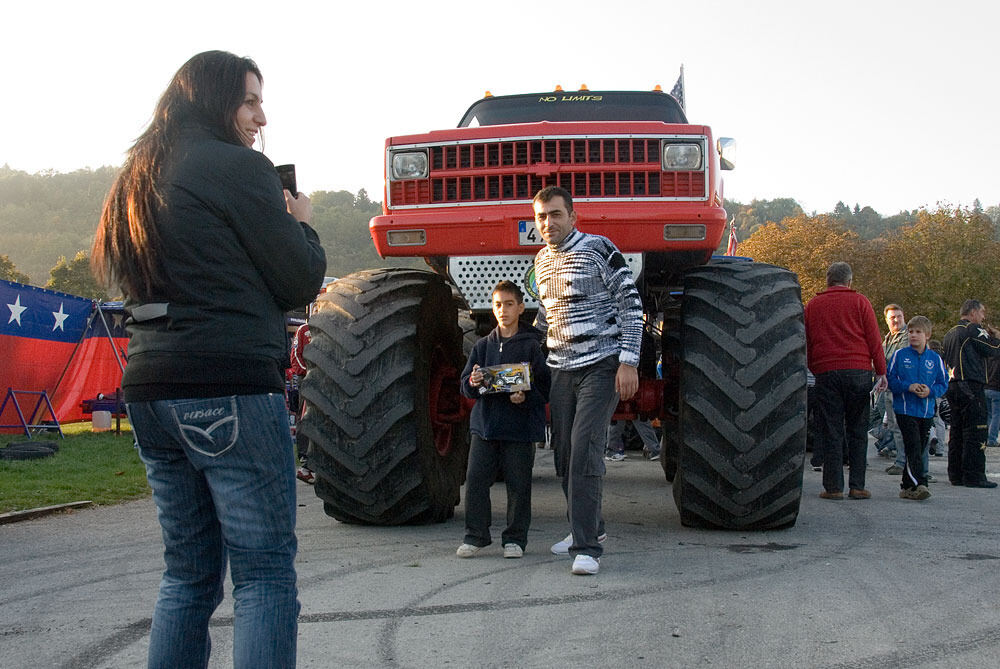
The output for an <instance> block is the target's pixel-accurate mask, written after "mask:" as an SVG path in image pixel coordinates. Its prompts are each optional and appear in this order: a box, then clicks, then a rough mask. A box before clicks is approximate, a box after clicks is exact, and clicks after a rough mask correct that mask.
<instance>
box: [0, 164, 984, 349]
mask: <svg viewBox="0 0 1000 669" xmlns="http://www.w3.org/2000/svg"><path fill="white" fill-rule="evenodd" d="M117 171H118V168H115V167H101V168H98V169H96V170H91V169H83V170H77V171H75V172H70V173H56V172H40V173H36V174H28V173H26V172H22V171H18V170H14V169H12V168H10V167H9V166H6V165H5V166H3V167H0V240H2V241H0V278H5V279H10V280H14V281H19V282H21V283H34V284H35V285H45V286H47V287H49V288H53V289H55V290H62V291H64V292H68V293H72V294H75V295H82V296H84V297H93V298H97V299H107V298H115V297H117V295H106V294H105V292H104V291H103V290H102V289H101V288H100V287H99V286H97V284H96V282H94V280H93V279H92V277H90V272H89V266H88V255H87V254H88V253H89V250H90V245H91V242H92V240H93V235H94V230H95V229H96V227H97V221H98V218H99V216H100V211H101V206H102V204H103V201H104V197H105V195H106V194H107V192H108V190H109V189H110V187H111V182H112V181H113V179H114V177H115V175H116V174H117ZM310 198H311V199H312V204H313V221H312V224H313V227H314V228H315V229H316V231H317V233H318V234H319V237H320V240H321V241H322V242H323V243H324V248H325V249H326V255H327V274H328V275H330V276H344V275H346V274H349V273H351V272H354V271H357V270H360V269H365V268H372V267H384V266H388V265H395V266H398V265H410V266H421V265H422V264H423V261H422V260H420V259H403V258H388V259H386V260H383V259H381V258H379V257H378V255H377V254H376V253H375V248H374V246H373V245H372V242H371V238H370V236H369V233H368V220H369V219H370V218H371V217H372V216H375V215H377V214H379V213H380V212H381V211H382V204H381V203H380V202H377V201H372V200H371V199H369V197H368V194H367V193H366V192H365V191H364V190H363V189H362V190H360V191H358V192H357V193H350V192H348V191H344V190H340V191H316V192H314V193H311V194H310ZM725 207H726V211H727V213H728V215H729V218H730V219H731V220H732V221H733V226H734V228H735V230H736V234H737V237H738V238H739V240H740V241H741V243H740V244H739V247H738V253H739V254H740V255H745V256H749V257H752V258H754V259H755V260H758V261H761V262H769V263H773V264H776V265H781V266H783V267H788V268H789V269H791V270H792V271H794V272H796V273H797V274H798V276H799V281H800V282H801V284H802V297H803V300H808V299H809V298H811V297H812V296H813V295H815V294H816V293H817V292H819V291H820V290H822V289H823V287H824V286H825V274H826V268H827V267H828V266H829V264H830V263H831V262H834V261H836V260H846V261H847V262H850V263H851V265H852V267H853V268H854V276H855V284H854V285H855V287H856V288H858V289H859V290H860V291H861V292H862V293H864V294H865V295H867V296H868V297H869V298H870V299H871V301H872V303H873V304H874V306H875V309H876V311H878V312H880V311H881V308H882V306H883V305H884V304H886V303H889V302H897V303H899V304H901V305H902V306H903V307H904V310H905V312H906V314H907V316H913V315H916V314H918V313H920V314H923V315H925V316H927V317H928V318H930V319H931V320H932V322H933V323H934V324H935V328H936V331H937V332H939V333H940V332H941V330H940V328H942V327H944V326H945V325H947V324H949V323H952V322H953V321H954V320H955V318H956V317H957V311H958V306H959V305H960V304H961V302H962V301H963V300H965V299H966V298H969V297H975V298H977V299H980V300H982V301H983V302H984V303H986V304H987V306H988V307H992V308H993V309H996V310H997V311H998V312H1000V282H997V281H995V279H994V276H993V275H994V273H995V272H996V269H997V268H1000V262H998V260H1000V242H998V241H997V240H998V239H1000V234H998V224H1000V205H996V206H991V207H987V208H986V209H983V208H982V207H981V206H980V204H979V203H978V202H976V203H974V204H973V206H972V207H971V208H968V209H963V208H951V207H948V206H946V205H939V206H938V208H937V209H935V210H925V209H920V210H915V211H901V212H899V213H897V214H894V215H891V216H882V215H881V214H879V213H878V212H877V211H875V210H874V209H873V208H872V207H870V206H860V205H859V204H854V205H853V207H852V206H849V205H847V204H845V203H844V202H838V203H837V205H836V206H835V207H834V209H833V211H831V212H827V213H821V214H818V213H816V212H812V213H809V214H807V213H806V212H804V211H803V209H802V207H801V206H800V205H799V204H798V203H797V202H796V201H795V200H794V199H793V198H776V199H773V200H753V201H751V202H750V203H748V204H746V203H741V202H735V201H726V202H725ZM727 241H728V230H727V233H726V234H724V235H723V238H722V241H721V243H720V246H719V250H718V251H719V253H722V252H724V251H725V248H726V243H727ZM998 320H1000V319H998Z"/></svg>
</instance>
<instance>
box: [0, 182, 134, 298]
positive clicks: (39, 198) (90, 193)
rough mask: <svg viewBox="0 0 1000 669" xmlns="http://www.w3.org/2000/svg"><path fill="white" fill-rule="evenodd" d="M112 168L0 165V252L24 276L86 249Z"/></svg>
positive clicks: (35, 274) (44, 270)
mask: <svg viewBox="0 0 1000 669" xmlns="http://www.w3.org/2000/svg"><path fill="white" fill-rule="evenodd" d="M117 173H118V168H116V167H101V168H98V169H96V170H90V169H85V170H77V171H75V172H70V173H66V174H61V173H56V172H40V173H38V174H28V173H27V172H21V171H18V170H14V169H11V168H10V167H8V166H6V165H4V166H3V167H0V240H2V242H0V243H2V244H3V248H2V249H0V251H2V252H3V253H5V254H7V255H8V256H9V257H10V258H11V259H12V260H13V261H14V262H16V263H17V265H18V267H20V268H21V271H22V272H24V273H25V274H27V275H28V276H32V277H35V278H36V279H38V277H45V276H48V274H49V269H51V268H52V266H53V265H54V264H55V263H56V261H57V260H58V259H59V257H60V256H66V257H67V258H72V257H73V256H74V254H76V252H77V251H78V250H80V249H89V248H90V246H91V243H92V242H93V239H94V231H95V230H96V229H97V221H98V219H99V218H100V215H101V206H102V205H103V203H104V197H105V196H106V195H107V193H108V190H109V189H110V188H111V182H112V181H113V180H114V178H115V175H116V174H117Z"/></svg>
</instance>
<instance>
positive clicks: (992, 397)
mask: <svg viewBox="0 0 1000 669" xmlns="http://www.w3.org/2000/svg"><path fill="white" fill-rule="evenodd" d="M986 409H987V411H989V415H990V421H989V427H988V428H987V431H986V441H987V442H988V443H990V444H995V443H997V437H998V436H1000V390H990V389H989V388H987V389H986Z"/></svg>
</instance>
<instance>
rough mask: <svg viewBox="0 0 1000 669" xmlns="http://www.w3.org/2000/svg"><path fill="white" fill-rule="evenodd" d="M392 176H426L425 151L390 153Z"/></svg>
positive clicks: (414, 177)
mask: <svg viewBox="0 0 1000 669" xmlns="http://www.w3.org/2000/svg"><path fill="white" fill-rule="evenodd" d="M392 178H393V179H394V180H397V181H400V180H403V179H426V178H427V152H426V151H400V152H399V153H394V154H392Z"/></svg>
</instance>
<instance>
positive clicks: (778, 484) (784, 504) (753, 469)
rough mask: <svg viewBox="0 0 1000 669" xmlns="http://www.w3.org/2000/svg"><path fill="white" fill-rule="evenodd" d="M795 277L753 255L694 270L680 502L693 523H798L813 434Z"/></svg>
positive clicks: (686, 302) (685, 341)
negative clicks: (809, 427) (804, 469)
mask: <svg viewBox="0 0 1000 669" xmlns="http://www.w3.org/2000/svg"><path fill="white" fill-rule="evenodd" d="M800 294H801V289H800V288H799V284H798V280H797V278H796V276H795V275H794V274H793V273H792V272H789V271H788V270H785V269H782V268H780V267H774V266H772V265H765V264H761V263H752V262H716V263H712V264H709V265H706V266H704V267H700V268H697V269H694V270H691V271H689V272H687V273H686V275H685V279H684V298H683V305H682V308H681V348H682V359H683V362H682V368H681V385H680V392H681V400H680V429H679V435H678V471H677V475H676V477H675V479H674V483H673V494H674V501H675V502H676V504H677V509H678V511H680V516H681V522H682V523H683V524H684V525H687V526H695V527H708V528H717V529H748V530H749V529H757V530H764V529H777V528H783V527H790V526H792V525H794V524H795V519H796V517H797V516H798V512H799V502H800V499H801V497H802V465H803V460H804V457H805V441H806V365H805V326H804V324H803V320H802V302H801V299H800Z"/></svg>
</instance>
